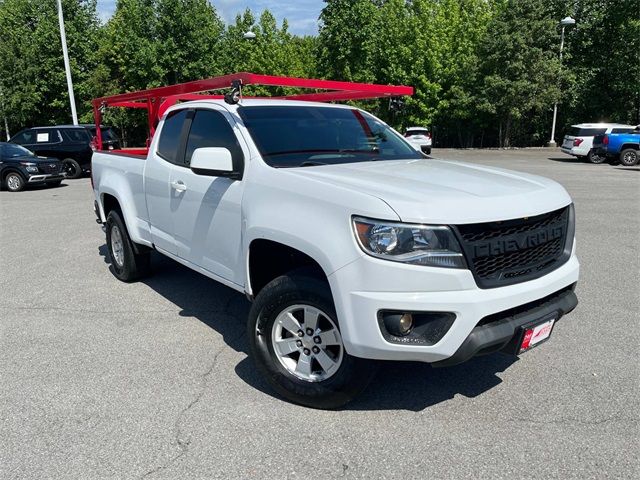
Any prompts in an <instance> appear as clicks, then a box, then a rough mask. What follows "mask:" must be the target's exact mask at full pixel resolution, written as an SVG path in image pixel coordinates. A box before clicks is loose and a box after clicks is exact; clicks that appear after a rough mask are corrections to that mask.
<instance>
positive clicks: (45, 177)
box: [28, 173, 66, 183]
mask: <svg viewBox="0 0 640 480" xmlns="http://www.w3.org/2000/svg"><path fill="white" fill-rule="evenodd" d="M65 177H66V175H65V174H64V173H47V174H44V173H36V174H35V175H30V176H29V180H28V183H43V182H57V181H59V180H64V179H65Z"/></svg>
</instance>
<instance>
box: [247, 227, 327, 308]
mask: <svg viewBox="0 0 640 480" xmlns="http://www.w3.org/2000/svg"><path fill="white" fill-rule="evenodd" d="M321 263H323V262H322V260H320V261H318V260H317V259H316V258H314V255H313V254H312V253H311V252H308V251H306V252H305V251H303V250H301V249H300V248H297V247H293V246H292V245H291V244H289V242H286V243H285V242H282V241H279V240H272V239H268V238H255V239H253V240H252V241H251V242H250V243H249V248H248V250H247V261H246V279H247V281H246V285H245V291H246V293H247V295H248V296H249V297H250V298H254V297H255V296H256V295H257V294H258V293H259V292H260V290H262V288H264V286H265V285H267V284H268V283H269V282H270V281H272V280H273V279H275V278H277V277H279V276H281V275H284V274H286V273H288V272H291V271H293V270H298V269H304V270H305V271H307V272H308V273H309V274H310V275H311V276H315V277H317V278H321V279H323V280H327V285H328V286H329V282H328V276H329V275H330V273H331V272H330V271H328V269H327V266H326V265H325V266H324V267H323V266H322V264H321ZM329 288H330V286H329Z"/></svg>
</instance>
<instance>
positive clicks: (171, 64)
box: [155, 0, 224, 84]
mask: <svg viewBox="0 0 640 480" xmlns="http://www.w3.org/2000/svg"><path fill="white" fill-rule="evenodd" d="M156 17H157V24H156V28H155V31H156V41H157V43H158V48H157V55H158V63H159V67H160V69H161V70H162V76H163V83H164V84H173V83H180V82H185V81H188V80H194V79H198V78H205V77H211V76H215V75H220V74H222V73H223V70H222V61H221V59H220V55H219V50H220V44H221V36H222V32H223V30H224V23H223V22H222V20H220V17H219V16H218V14H217V12H216V10H215V8H214V7H213V6H212V5H211V4H210V3H209V2H208V1H207V0H157V5H156Z"/></svg>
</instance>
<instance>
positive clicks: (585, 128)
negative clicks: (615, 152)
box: [560, 123, 634, 163]
mask: <svg viewBox="0 0 640 480" xmlns="http://www.w3.org/2000/svg"><path fill="white" fill-rule="evenodd" d="M633 128H634V127H633V125H624V124H621V123H580V124H578V125H572V126H571V128H570V129H569V133H567V135H565V137H564V140H563V142H562V147H561V148H560V150H562V152H564V153H566V154H568V155H573V156H574V157H578V158H580V159H586V160H589V161H590V162H591V163H602V162H604V161H605V160H606V157H603V156H601V155H598V154H597V152H596V151H595V149H594V148H593V139H594V137H595V136H597V135H605V134H608V133H629V132H631V131H633Z"/></svg>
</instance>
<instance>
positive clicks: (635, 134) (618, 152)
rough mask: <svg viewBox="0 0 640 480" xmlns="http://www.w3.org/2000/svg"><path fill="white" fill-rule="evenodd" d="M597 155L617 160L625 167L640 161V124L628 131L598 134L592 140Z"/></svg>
mask: <svg viewBox="0 0 640 480" xmlns="http://www.w3.org/2000/svg"><path fill="white" fill-rule="evenodd" d="M593 149H594V151H596V152H597V155H599V156H601V157H603V158H606V159H610V160H614V161H619V162H620V163H621V164H622V165H624V166H625V167H632V166H634V165H637V164H638V162H639V161H640V125H638V126H637V127H635V129H633V130H632V131H631V132H629V133H609V134H605V135H598V136H596V137H595V139H594V140H593Z"/></svg>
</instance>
